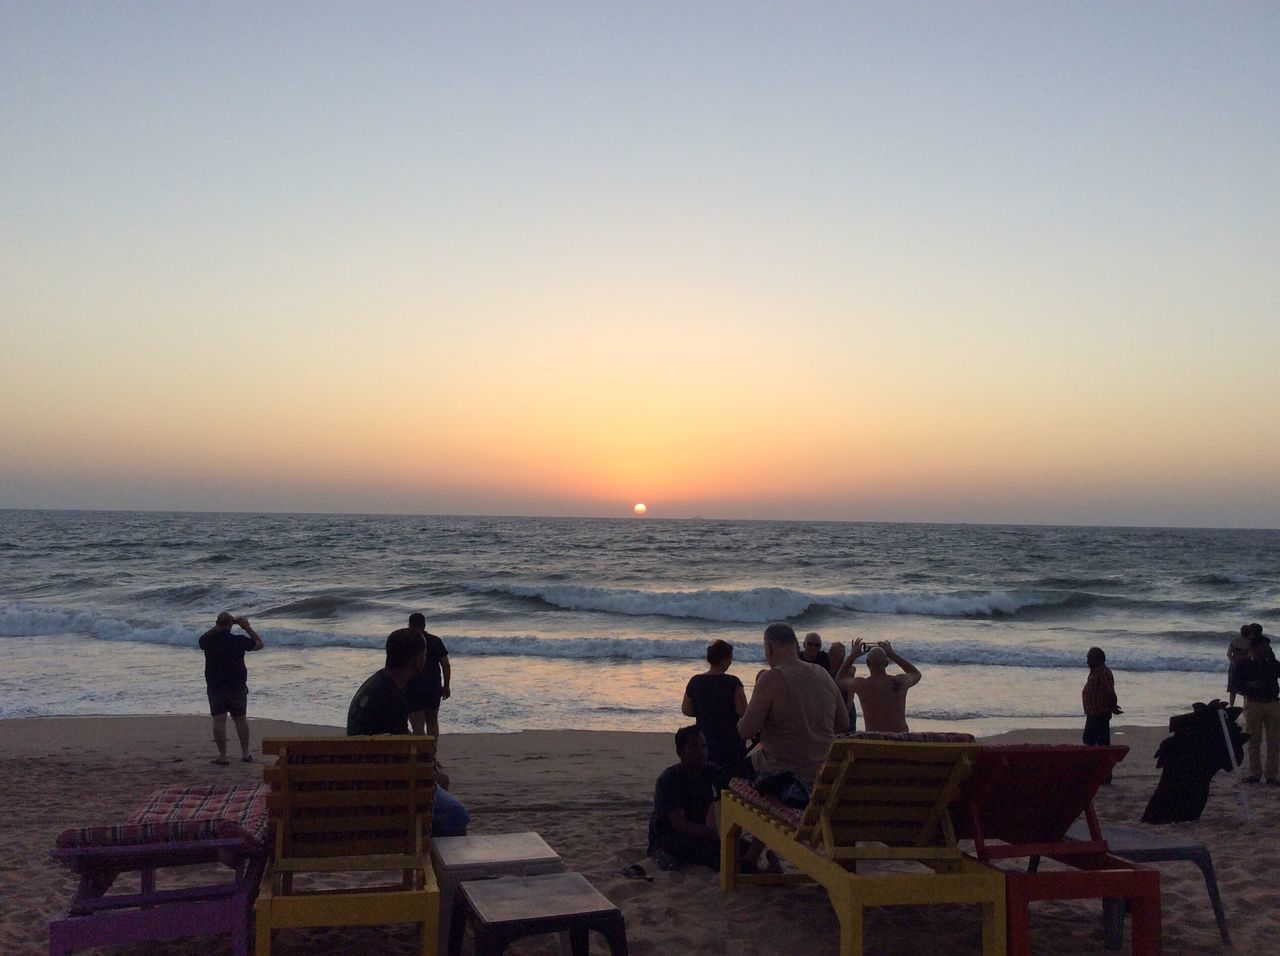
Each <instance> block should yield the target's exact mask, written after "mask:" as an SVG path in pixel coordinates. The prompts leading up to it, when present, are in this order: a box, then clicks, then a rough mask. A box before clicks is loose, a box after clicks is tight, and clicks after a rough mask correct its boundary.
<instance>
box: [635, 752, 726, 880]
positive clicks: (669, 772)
mask: <svg viewBox="0 0 1280 956" xmlns="http://www.w3.org/2000/svg"><path fill="white" fill-rule="evenodd" d="M676 753H677V754H678V755H679V756H680V762H679V763H678V764H675V765H674V766H671V767H668V768H667V769H666V770H664V771H662V775H661V776H659V777H658V783H657V785H656V786H655V787H654V789H653V816H652V817H650V818H649V856H651V857H652V858H653V861H654V862H655V863H657V864H658V866H660V867H661V868H662V869H664V870H670V869H675V868H676V867H678V866H679V865H680V864H681V863H700V864H702V865H703V866H709V867H711V868H712V869H713V870H719V869H720V831H719V829H718V827H717V826H716V819H715V815H714V814H713V813H712V812H711V810H712V807H714V806H715V804H716V801H718V800H719V799H720V793H719V791H718V790H717V789H716V784H715V772H714V771H713V770H712V768H711V765H710V764H709V763H708V762H707V739H706V738H705V737H703V736H702V733H701V731H699V730H698V728H697V727H681V728H680V729H679V730H678V731H676Z"/></svg>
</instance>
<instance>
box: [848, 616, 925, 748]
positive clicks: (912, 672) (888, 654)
mask: <svg viewBox="0 0 1280 956" xmlns="http://www.w3.org/2000/svg"><path fill="white" fill-rule="evenodd" d="M864 652H865V653H866V655H867V658H866V660H867V671H868V674H867V676H866V677H846V678H845V679H844V684H845V687H847V688H848V690H849V693H850V694H852V695H853V696H855V697H856V698H857V699H858V700H859V701H861V703H862V722H863V724H865V725H866V729H867V730H869V731H881V732H885V733H894V734H905V733H908V732H909V731H910V729H911V728H910V727H908V726H907V691H909V690H911V688H913V687H915V686H916V684H918V683H920V681H921V680H922V679H923V676H924V675H922V674H921V673H920V670H919V668H917V667H916V666H915V665H914V664H912V663H911V662H910V661H909V660H907V659H906V658H905V657H903V656H902V655H901V654H899V653H898V652H897V651H895V650H894V649H893V645H892V644H890V643H889V642H888V641H880V642H879V643H877V644H872V645H864V644H863V643H862V639H861V638H859V639H857V640H855V641H854V642H853V647H852V648H850V650H849V658H848V662H849V666H850V671H851V672H852V667H853V661H855V660H857V659H858V658H859V657H861V656H862V654H863V653H864ZM891 661H892V662H893V663H894V664H897V665H898V666H899V667H901V668H902V673H901V674H893V675H890V674H889V673H888V669H889V663H890V662H891Z"/></svg>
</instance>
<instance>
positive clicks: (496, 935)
mask: <svg viewBox="0 0 1280 956" xmlns="http://www.w3.org/2000/svg"><path fill="white" fill-rule="evenodd" d="M468 922H470V923H471V926H472V929H473V930H474V931H475V937H476V956H501V954H502V953H503V952H504V951H505V950H506V948H507V944H509V943H511V942H512V941H513V940H517V939H520V938H521V937H524V936H536V935H538V934H540V933H559V932H568V934H569V940H570V942H571V944H572V947H573V953H574V956H587V949H588V943H587V933H588V932H589V931H590V930H595V931H596V932H597V933H599V934H600V935H601V936H603V937H604V938H605V939H606V940H608V942H609V952H610V953H611V954H612V956H627V931H626V927H625V925H624V924H623V921H622V911H621V910H619V909H618V908H617V907H616V906H614V905H613V904H612V903H610V902H609V900H608V899H607V898H606V897H605V896H604V895H602V894H601V893H600V892H599V891H598V890H596V888H595V887H594V886H592V885H591V884H590V883H588V882H587V881H586V880H585V879H584V878H583V876H582V875H581V874H580V873H549V874H546V875H544V876H519V877H500V878H498V879H496V880H470V881H468V882H465V883H462V884H460V885H459V887H458V894H457V896H456V897H454V903H453V920H452V926H451V927H450V932H449V956H459V954H460V953H461V952H462V936H463V933H464V932H465V931H466V928H467V923H468Z"/></svg>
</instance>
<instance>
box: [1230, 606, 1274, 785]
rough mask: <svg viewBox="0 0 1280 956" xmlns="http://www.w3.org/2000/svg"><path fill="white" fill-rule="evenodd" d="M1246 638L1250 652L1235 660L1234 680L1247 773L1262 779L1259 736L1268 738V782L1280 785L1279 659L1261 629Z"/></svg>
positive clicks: (1247, 780) (1249, 778) (1254, 780)
mask: <svg viewBox="0 0 1280 956" xmlns="http://www.w3.org/2000/svg"><path fill="white" fill-rule="evenodd" d="M1261 631H1262V629H1261V628H1258V633H1257V634H1256V635H1255V636H1254V637H1253V639H1252V640H1250V642H1249V656H1248V657H1247V658H1246V659H1245V660H1242V661H1240V662H1239V663H1238V664H1236V670H1235V684H1236V687H1237V688H1238V689H1239V690H1240V693H1242V694H1243V695H1244V729H1245V732H1246V733H1247V734H1248V735H1249V776H1247V777H1245V778H1244V779H1245V783H1258V782H1259V781H1261V779H1262V740H1263V737H1265V738H1266V741H1267V765H1266V773H1267V783H1269V784H1271V785H1272V786H1273V787H1274V786H1280V750H1278V749H1277V748H1278V747H1280V663H1277V661H1276V656H1275V654H1274V653H1273V652H1272V650H1271V642H1270V641H1269V640H1267V638H1265V637H1264V636H1262V633H1261Z"/></svg>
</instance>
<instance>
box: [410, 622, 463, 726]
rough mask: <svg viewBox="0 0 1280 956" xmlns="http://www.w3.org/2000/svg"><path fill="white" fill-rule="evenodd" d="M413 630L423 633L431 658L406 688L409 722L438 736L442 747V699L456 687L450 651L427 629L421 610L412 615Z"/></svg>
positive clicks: (429, 657) (428, 654)
mask: <svg viewBox="0 0 1280 956" xmlns="http://www.w3.org/2000/svg"><path fill="white" fill-rule="evenodd" d="M409 630H411V631H415V632H417V633H419V634H421V635H422V639H423V641H425V642H426V647H427V660H426V664H425V665H424V666H423V668H422V670H421V671H419V672H418V673H417V674H416V675H414V676H413V677H412V678H410V680H409V683H408V685H407V686H406V687H405V689H404V696H405V700H406V701H407V702H408V704H409V726H410V727H412V728H413V732H414V733H415V734H421V733H424V732H425V733H427V734H429V735H430V736H432V737H434V738H435V739H436V749H437V750H439V747H440V701H442V700H448V699H449V695H450V694H451V693H452V691H450V690H449V681H450V680H451V679H452V676H453V671H452V669H451V668H450V667H449V651H448V650H447V649H446V648H445V646H444V641H442V640H440V638H438V637H436V636H435V635H434V634H432V633H430V632H429V631H428V630H427V619H426V618H425V617H424V616H423V615H421V614H419V613H417V612H416V611H415V612H414V613H413V614H410V615H409Z"/></svg>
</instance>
